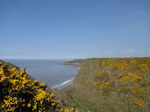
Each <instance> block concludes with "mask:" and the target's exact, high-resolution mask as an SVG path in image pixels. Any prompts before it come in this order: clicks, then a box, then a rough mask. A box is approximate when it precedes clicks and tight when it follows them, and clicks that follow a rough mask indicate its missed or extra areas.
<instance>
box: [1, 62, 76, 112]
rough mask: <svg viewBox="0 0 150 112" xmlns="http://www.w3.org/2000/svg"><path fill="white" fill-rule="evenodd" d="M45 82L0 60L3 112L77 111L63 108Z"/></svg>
mask: <svg viewBox="0 0 150 112" xmlns="http://www.w3.org/2000/svg"><path fill="white" fill-rule="evenodd" d="M46 89H48V88H47V86H46V84H45V83H40V82H39V81H38V80H34V79H33V78H31V77H30V76H29V75H28V74H26V72H25V69H19V68H17V67H15V66H9V64H6V63H4V62H3V61H0V111H3V112H48V111H51V112H54V111H58V112H75V109H74V108H63V107H62V106H61V105H59V103H57V102H56V101H55V100H54V97H55V95H54V93H53V92H52V91H51V90H50V91H49V92H47V91H46Z"/></svg>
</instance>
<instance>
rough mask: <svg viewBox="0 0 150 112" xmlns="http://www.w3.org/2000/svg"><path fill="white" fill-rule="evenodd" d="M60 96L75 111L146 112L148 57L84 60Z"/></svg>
mask: <svg viewBox="0 0 150 112" xmlns="http://www.w3.org/2000/svg"><path fill="white" fill-rule="evenodd" d="M61 95H62V96H63V97H65V98H66V99H68V101H69V103H68V105H70V104H72V105H73V104H74V105H76V108H77V109H78V110H79V112H149V110H150V102H149V100H150V58H149V57H147V58H116V59H87V60H85V61H84V63H82V64H81V65H80V70H79V73H78V75H77V76H76V78H75V80H74V82H73V84H72V85H71V86H70V87H68V88H67V89H65V90H64V91H63V93H61ZM63 97H62V98H63Z"/></svg>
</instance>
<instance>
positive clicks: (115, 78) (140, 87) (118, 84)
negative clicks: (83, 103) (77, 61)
mask: <svg viewBox="0 0 150 112" xmlns="http://www.w3.org/2000/svg"><path fill="white" fill-rule="evenodd" d="M100 62H101V63H100ZM97 64H100V68H103V70H101V71H99V72H98V73H97V74H96V77H95V82H94V84H93V85H94V86H95V87H96V89H98V90H100V91H101V92H105V91H107V92H108V91H109V92H113V91H116V92H124V93H125V94H127V95H128V96H129V97H130V99H131V101H132V102H133V103H134V104H135V105H137V106H139V107H142V106H143V105H144V104H146V103H148V102H149V100H150V58H149V57H143V58H118V59H108V60H105V61H104V62H103V63H102V61H101V60H100V61H99V62H98V61H97ZM102 65H103V67H102Z"/></svg>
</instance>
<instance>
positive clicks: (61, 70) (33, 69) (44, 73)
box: [4, 59, 78, 90]
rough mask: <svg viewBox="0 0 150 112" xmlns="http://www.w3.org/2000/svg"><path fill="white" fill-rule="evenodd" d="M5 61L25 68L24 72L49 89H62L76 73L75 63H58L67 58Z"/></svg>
mask: <svg viewBox="0 0 150 112" xmlns="http://www.w3.org/2000/svg"><path fill="white" fill-rule="evenodd" d="M4 61H5V62H9V63H12V64H14V65H16V66H18V67H20V68H21V69H23V68H26V73H27V74H29V75H31V76H32V77H34V78H35V79H37V80H39V81H40V82H41V83H47V85H48V86H49V87H50V88H51V89H59V90H62V89H64V88H66V87H68V86H69V85H71V84H72V82H73V80H74V78H75V76H76V75H77V74H78V70H77V68H78V66H77V65H63V64H60V63H61V62H64V61H69V60H48V59H5V60H4Z"/></svg>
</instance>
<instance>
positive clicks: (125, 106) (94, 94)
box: [63, 58, 150, 112]
mask: <svg viewBox="0 0 150 112" xmlns="http://www.w3.org/2000/svg"><path fill="white" fill-rule="evenodd" d="M149 59H150V58H149ZM98 60H99V59H98ZM105 60H107V59H103V60H101V61H100V60H99V61H100V63H101V65H100V67H97V64H96V62H97V59H88V60H86V61H85V62H84V63H82V65H81V66H80V71H79V73H78V75H77V76H76V78H75V80H74V83H73V84H72V85H71V86H70V87H69V88H67V89H66V90H64V91H63V92H64V93H65V98H67V99H69V101H70V103H66V105H69V104H72V105H76V107H77V108H78V110H79V111H80V112H148V111H149V109H150V107H149V106H148V105H146V106H144V107H142V108H141V107H138V106H136V105H134V104H132V103H131V101H130V100H129V98H128V95H127V94H124V93H122V92H113V93H112V94H108V93H106V94H104V93H101V92H100V91H98V90H97V89H96V88H95V87H94V86H93V82H94V81H95V76H96V74H97V73H98V71H101V70H106V71H107V72H109V73H110V74H111V73H114V72H117V71H110V69H108V67H107V66H106V65H105V66H104V65H103V63H104V62H105ZM87 79H90V80H89V81H88V82H87ZM112 86H113V85H112Z"/></svg>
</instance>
